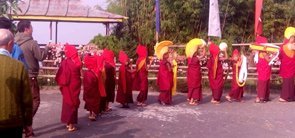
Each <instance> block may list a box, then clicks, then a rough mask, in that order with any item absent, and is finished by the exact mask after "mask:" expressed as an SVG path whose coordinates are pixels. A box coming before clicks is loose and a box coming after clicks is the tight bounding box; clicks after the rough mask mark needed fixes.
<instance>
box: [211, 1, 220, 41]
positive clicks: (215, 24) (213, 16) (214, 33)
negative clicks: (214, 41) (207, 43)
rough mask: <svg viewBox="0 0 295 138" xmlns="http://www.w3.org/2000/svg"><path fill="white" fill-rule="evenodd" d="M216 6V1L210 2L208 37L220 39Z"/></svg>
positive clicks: (217, 8)
mask: <svg viewBox="0 0 295 138" xmlns="http://www.w3.org/2000/svg"><path fill="white" fill-rule="evenodd" d="M218 6H219V5H218V0H210V5H209V24H208V36H216V37H219V38H221V29H220V16H219V7H218Z"/></svg>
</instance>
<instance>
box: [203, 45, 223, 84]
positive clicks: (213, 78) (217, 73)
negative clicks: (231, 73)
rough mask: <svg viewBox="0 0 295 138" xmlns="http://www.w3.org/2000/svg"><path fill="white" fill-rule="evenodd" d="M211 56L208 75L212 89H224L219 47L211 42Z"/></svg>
mask: <svg viewBox="0 0 295 138" xmlns="http://www.w3.org/2000/svg"><path fill="white" fill-rule="evenodd" d="M209 51H210V58H209V60H208V63H207V68H208V77H209V82H210V87H211V89H223V83H224V80H223V68H222V64H221V61H219V59H218V58H219V57H218V56H219V47H218V46H217V45H215V44H214V43H213V42H211V44H210V47H209Z"/></svg>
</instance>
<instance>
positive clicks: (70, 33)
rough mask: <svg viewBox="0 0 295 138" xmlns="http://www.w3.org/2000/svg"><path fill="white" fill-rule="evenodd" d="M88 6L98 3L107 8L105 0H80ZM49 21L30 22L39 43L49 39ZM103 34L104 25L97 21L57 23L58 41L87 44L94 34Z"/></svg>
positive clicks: (53, 25)
mask: <svg viewBox="0 0 295 138" xmlns="http://www.w3.org/2000/svg"><path fill="white" fill-rule="evenodd" d="M82 1H83V3H84V4H86V5H89V6H94V5H97V4H98V5H99V6H101V7H102V8H103V9H106V8H107V2H106V1H107V0H82ZM49 24H50V23H49V22H32V26H33V37H34V39H35V40H37V41H38V43H39V44H46V43H48V42H49V41H50V29H49ZM52 28H53V29H52V30H53V40H52V41H53V42H55V22H53V23H52ZM98 34H102V35H105V25H103V24H99V23H65V22H59V23H58V42H61V43H66V42H68V43H70V44H87V43H88V42H89V41H90V40H91V39H92V38H93V37H94V36H95V35H98Z"/></svg>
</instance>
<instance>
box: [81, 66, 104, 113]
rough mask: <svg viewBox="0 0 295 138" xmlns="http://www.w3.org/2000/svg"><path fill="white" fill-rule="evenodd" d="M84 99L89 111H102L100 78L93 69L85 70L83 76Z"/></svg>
mask: <svg viewBox="0 0 295 138" xmlns="http://www.w3.org/2000/svg"><path fill="white" fill-rule="evenodd" d="M83 87H84V93H83V100H84V101H85V107H84V108H85V109H86V110H87V111H91V112H94V113H95V114H98V113H99V111H100V109H99V108H100V99H101V98H100V94H99V90H98V79H97V76H96V75H95V73H94V72H93V71H91V70H87V71H85V72H84V77H83Z"/></svg>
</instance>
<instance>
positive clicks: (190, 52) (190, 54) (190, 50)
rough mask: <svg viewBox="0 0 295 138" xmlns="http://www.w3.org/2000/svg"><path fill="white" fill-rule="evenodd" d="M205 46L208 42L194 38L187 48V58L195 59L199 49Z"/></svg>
mask: <svg viewBox="0 0 295 138" xmlns="http://www.w3.org/2000/svg"><path fill="white" fill-rule="evenodd" d="M203 46H206V42H205V41H204V40H203V39H199V38H194V39H192V40H190V41H189V42H188V43H187V44H186V46H185V54H186V57H193V55H194V53H195V52H196V51H197V50H198V48H199V47H203Z"/></svg>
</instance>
